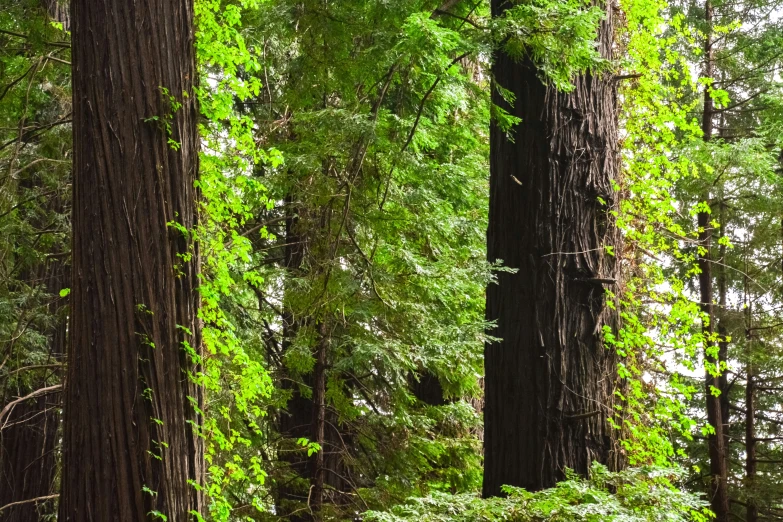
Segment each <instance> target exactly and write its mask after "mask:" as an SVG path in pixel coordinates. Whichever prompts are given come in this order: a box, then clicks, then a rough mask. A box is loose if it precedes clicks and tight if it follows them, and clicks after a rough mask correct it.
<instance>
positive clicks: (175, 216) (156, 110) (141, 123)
mask: <svg viewBox="0 0 783 522" xmlns="http://www.w3.org/2000/svg"><path fill="white" fill-rule="evenodd" d="M72 23H73V131H74V181H73V239H72V263H73V265H72V266H73V284H72V292H71V310H72V314H71V321H70V326H69V334H70V340H69V346H68V373H67V379H66V392H65V426H64V435H63V477H62V494H61V504H60V520H61V522H64V521H73V522H90V521H96V522H103V521H107V520H114V521H121V522H126V521H139V522H141V521H146V520H149V519H150V517H153V518H154V517H156V516H157V517H158V518H161V519H162V517H161V516H160V515H162V516H165V517H167V518H168V520H169V521H172V522H179V521H184V520H187V519H189V518H191V515H189V514H188V513H189V512H191V511H195V512H199V513H200V512H201V511H202V495H201V493H200V492H199V491H198V490H197V488H196V487H194V486H193V485H192V484H193V483H195V485H199V484H201V483H203V475H204V466H203V440H202V439H201V438H200V437H199V436H198V434H197V429H195V428H197V427H198V426H199V425H200V424H201V419H200V417H199V415H198V413H197V412H198V409H197V408H201V407H202V403H203V392H202V390H201V388H200V387H199V386H197V385H195V384H194V383H193V382H192V380H191V378H190V377H189V376H190V375H191V374H192V373H194V372H196V371H198V355H199V353H200V350H201V335H200V322H199V319H198V318H197V314H198V308H199V301H200V298H199V296H198V293H197V291H196V286H197V284H198V280H197V274H198V270H199V255H198V251H197V248H196V246H195V245H194V244H193V242H192V241H191V239H190V237H191V236H190V234H189V233H183V232H180V231H179V230H178V229H177V228H176V227H174V226H172V224H173V223H176V224H177V226H178V227H179V226H181V227H185V228H186V229H187V230H188V231H189V230H192V229H193V228H194V227H195V225H196V214H195V203H196V199H197V191H196V189H195V187H194V181H195V180H196V178H197V174H198V133H197V128H196V123H197V117H198V110H197V106H196V99H195V94H194V92H193V86H194V81H195V75H196V67H195V52H194V28H193V4H192V2H190V1H184V2H175V1H173V0H150V1H149V2H145V3H141V4H140V3H134V2H123V1H113V0H112V1H108V2H104V1H98V0H85V1H83V2H74V3H73V5H72ZM174 99H176V102H177V103H181V104H182V105H181V106H177V105H176V104H174ZM174 142H176V143H174ZM191 481H192V482H191Z"/></svg>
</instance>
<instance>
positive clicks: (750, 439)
mask: <svg viewBox="0 0 783 522" xmlns="http://www.w3.org/2000/svg"><path fill="white" fill-rule="evenodd" d="M746 273H747V270H746ZM748 287H749V285H748V278H747V276H745V356H746V358H747V362H746V363H745V373H746V374H747V384H746V385H745V488H746V491H747V498H746V499H745V502H746V503H747V507H746V508H745V522H758V519H759V509H758V506H757V505H756V500H755V497H756V491H755V485H756V443H757V440H756V409H755V402H754V397H755V393H756V390H755V387H756V383H755V381H754V375H753V361H752V354H753V351H752V350H751V346H752V343H753V335H752V330H751V329H752V328H753V322H752V321H753V315H752V314H753V311H752V309H751V304H750V303H749V302H748V301H749V296H748V293H749V288H748Z"/></svg>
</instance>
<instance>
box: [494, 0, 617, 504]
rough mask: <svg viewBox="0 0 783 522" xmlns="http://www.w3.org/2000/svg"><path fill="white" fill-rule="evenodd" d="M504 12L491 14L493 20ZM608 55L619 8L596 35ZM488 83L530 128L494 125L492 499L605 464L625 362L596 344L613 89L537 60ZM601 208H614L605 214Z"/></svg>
mask: <svg viewBox="0 0 783 522" xmlns="http://www.w3.org/2000/svg"><path fill="white" fill-rule="evenodd" d="M507 5H509V3H508V2H504V1H503V0H494V1H493V2H492V10H493V15H494V16H498V15H499V14H500V13H501V12H502V10H503V9H504V6H507ZM598 42H599V47H600V51H601V53H602V55H603V56H605V57H609V56H610V55H611V42H612V10H611V9H610V8H608V7H607V19H606V20H605V21H604V22H603V23H602V24H601V28H600V31H599V35H598ZM492 70H493V77H494V79H495V81H496V82H497V83H499V84H500V85H501V86H502V87H504V88H505V89H508V90H510V91H511V92H513V93H514V95H515V97H516V102H515V104H514V106H513V107H510V106H509V105H508V104H507V103H506V102H505V101H504V100H503V99H502V98H501V97H500V96H499V95H498V93H497V91H493V102H494V103H496V104H498V105H501V106H504V107H506V108H507V110H509V112H510V113H511V114H513V115H515V116H517V117H519V118H521V120H522V122H521V123H520V124H519V125H518V126H516V127H515V128H514V130H513V141H511V140H510V139H509V138H508V137H507V136H506V134H505V133H504V132H503V131H502V130H500V129H499V128H498V127H497V125H494V124H493V126H492V129H491V137H490V147H491V153H490V168H491V175H490V206H489V228H488V233H487V248H488V258H489V260H490V261H493V262H494V261H496V260H502V261H503V263H504V265H505V266H507V267H511V268H514V269H516V270H517V272H516V273H513V274H511V273H507V272H501V273H499V274H498V284H490V285H489V287H488V288H487V319H488V320H490V321H497V327H496V328H495V329H493V330H492V331H491V332H490V333H491V334H492V335H494V336H496V337H499V338H501V339H502V341H500V342H497V343H489V344H487V345H486V347H485V371H486V381H485V390H486V402H485V408H484V459H485V469H484V486H483V494H484V496H494V495H498V494H499V493H500V487H501V485H512V486H521V487H524V488H526V489H529V490H539V489H542V488H546V487H550V486H553V485H554V484H555V482H556V481H558V480H559V479H562V478H563V476H564V470H565V468H571V469H574V470H576V471H577V472H578V473H581V474H586V473H587V472H588V468H589V466H590V464H591V462H592V461H599V462H604V463H608V462H610V461H611V460H613V459H614V458H616V457H617V454H616V453H614V452H613V450H614V441H613V433H612V430H611V429H610V426H609V424H608V422H607V417H608V416H610V415H611V414H612V411H611V404H612V402H613V395H612V392H613V386H614V383H615V374H616V361H615V356H614V354H613V351H612V350H611V349H607V347H605V346H604V345H603V343H602V342H601V332H602V328H603V326H604V325H607V324H608V325H611V324H613V323H614V321H615V320H616V317H615V314H614V312H612V311H611V310H609V309H608V308H607V307H606V306H605V303H604V300H605V295H606V287H607V286H610V287H611V285H613V284H614V283H615V281H616V279H617V274H618V271H617V267H616V263H615V260H614V258H613V257H612V256H610V255H608V254H607V253H606V251H605V247H611V246H617V242H618V234H617V230H616V228H615V227H614V225H613V224H612V222H611V219H610V218H609V215H608V211H609V210H610V209H611V208H613V206H614V201H615V194H614V190H613V188H612V181H613V180H615V179H616V176H617V172H618V153H617V118H616V90H615V83H614V82H613V81H612V79H611V78H607V77H599V76H594V75H590V74H585V75H582V76H578V77H576V78H575V79H574V86H575V88H574V90H573V91H572V92H570V93H563V92H558V91H557V90H556V89H554V88H552V87H547V86H545V85H544V84H543V83H542V82H541V80H540V78H539V71H537V70H536V69H535V67H534V66H533V64H532V63H531V62H529V61H523V62H517V61H514V60H513V59H511V58H510V57H509V56H507V55H506V54H504V53H502V52H499V53H497V54H496V56H495V59H494V64H493V69H492ZM601 200H603V201H604V202H605V204H604V203H602V202H601Z"/></svg>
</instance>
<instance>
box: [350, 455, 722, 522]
mask: <svg viewBox="0 0 783 522" xmlns="http://www.w3.org/2000/svg"><path fill="white" fill-rule="evenodd" d="M683 474H684V471H683V470H682V469H666V468H656V467H643V468H634V469H628V470H625V471H620V472H616V473H615V472H611V471H609V470H608V469H607V468H606V467H605V466H603V465H601V464H598V463H594V464H593V466H592V468H591V470H590V478H589V479H584V478H582V477H578V476H577V475H576V474H574V473H572V472H568V473H567V480H565V481H563V482H560V483H559V484H557V486H556V487H554V488H552V489H547V490H544V491H540V492H537V493H530V492H528V491H525V490H524V489H521V488H513V487H508V486H506V487H505V488H504V491H505V492H506V494H507V496H506V497H504V498H489V499H482V498H479V497H478V496H476V495H470V494H465V495H449V494H445V493H433V494H432V495H430V496H428V497H425V498H414V499H410V500H409V501H408V502H407V503H406V504H404V505H401V506H396V507H394V508H393V509H391V510H390V511H387V512H377V511H371V512H368V513H367V514H366V516H365V520H366V521H368V522H407V521H411V522H414V521H415V522H443V521H454V522H460V521H464V522H478V521H486V522H491V521H507V522H534V521H544V520H546V521H551V522H581V521H585V522H610V521H611V522H653V521H656V522H657V521H661V522H680V521H682V522H685V521H694V522H705V521H707V520H710V518H712V513H711V512H710V511H709V509H708V508H707V505H708V503H707V502H706V501H705V500H703V499H702V498H700V496H699V495H697V494H693V493H686V492H684V491H683V490H681V489H679V488H678V487H677V486H676V484H677V482H678V481H679V480H680V478H681V477H682V476H683Z"/></svg>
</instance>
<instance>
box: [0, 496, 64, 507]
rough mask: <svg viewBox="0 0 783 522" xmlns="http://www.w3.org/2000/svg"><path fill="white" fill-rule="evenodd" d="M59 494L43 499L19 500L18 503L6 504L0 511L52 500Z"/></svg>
mask: <svg viewBox="0 0 783 522" xmlns="http://www.w3.org/2000/svg"><path fill="white" fill-rule="evenodd" d="M59 496H60V494H59V493H57V494H54V495H46V496H44V497H35V498H31V499H28V500H20V501H18V502H11V503H10V504H6V505H5V506H2V507H0V511H3V510H4V509H8V508H10V507H13V506H18V505H20V504H29V503H31V502H41V501H44V500H52V499H53V498H59Z"/></svg>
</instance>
